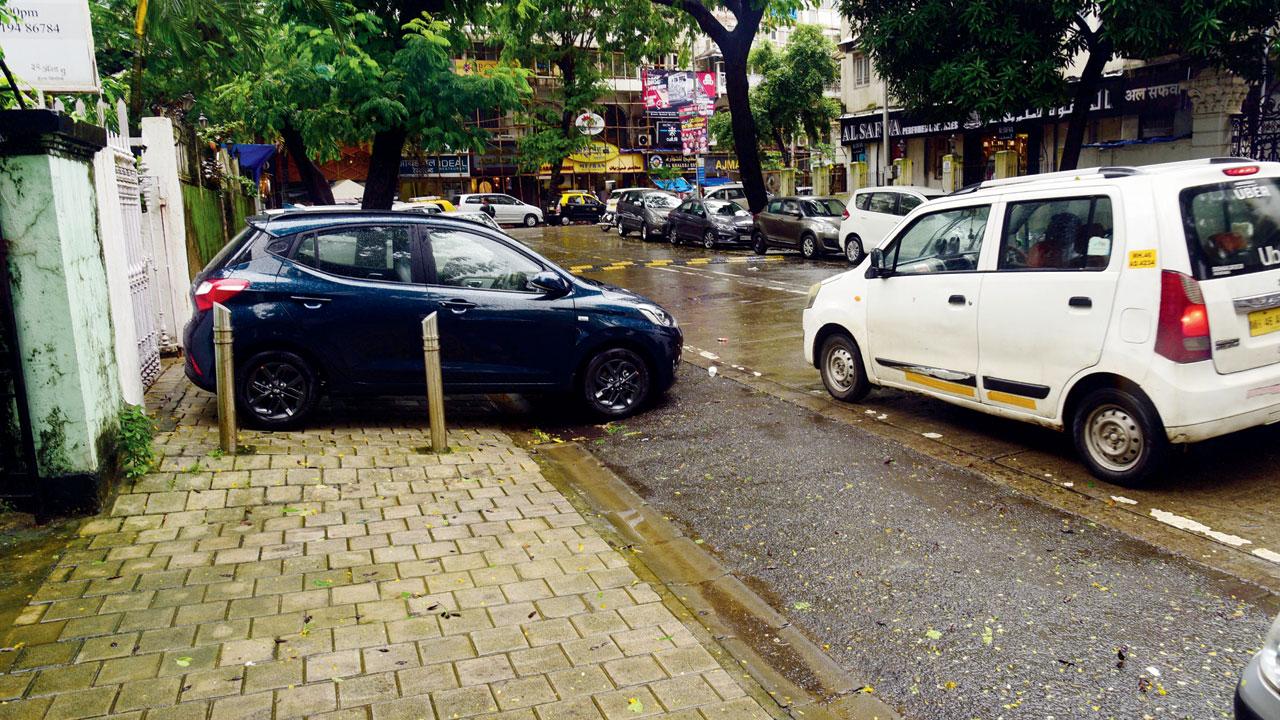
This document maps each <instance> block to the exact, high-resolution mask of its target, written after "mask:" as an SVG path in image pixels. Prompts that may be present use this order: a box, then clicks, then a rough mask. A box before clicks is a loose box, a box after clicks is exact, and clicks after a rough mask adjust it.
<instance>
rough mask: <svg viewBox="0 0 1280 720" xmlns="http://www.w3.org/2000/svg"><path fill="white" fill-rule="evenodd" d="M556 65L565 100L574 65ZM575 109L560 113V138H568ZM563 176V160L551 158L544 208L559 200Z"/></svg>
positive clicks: (564, 61) (564, 60)
mask: <svg viewBox="0 0 1280 720" xmlns="http://www.w3.org/2000/svg"><path fill="white" fill-rule="evenodd" d="M556 65H558V66H559V67H560V78H561V83H560V88H561V91H562V92H563V93H564V96H565V99H566V100H567V99H568V98H569V97H570V92H571V89H576V88H574V82H575V81H576V80H577V68H576V66H575V65H574V59H573V58H572V57H569V58H561V59H560V60H558V61H556ZM575 112H576V109H571V108H569V107H568V105H567V103H566V106H565V107H564V108H563V109H562V110H561V111H560V137H562V138H566V139H567V138H568V137H569V131H570V130H572V129H573V115H574V113H575ZM563 175H564V158H553V159H552V161H551V179H550V180H549V181H548V185H547V193H546V196H545V197H543V198H542V204H543V206H544V207H547V206H550V205H551V204H553V203H554V202H555V201H556V200H557V199H559V196H558V194H559V192H560V181H561V179H562V177H563Z"/></svg>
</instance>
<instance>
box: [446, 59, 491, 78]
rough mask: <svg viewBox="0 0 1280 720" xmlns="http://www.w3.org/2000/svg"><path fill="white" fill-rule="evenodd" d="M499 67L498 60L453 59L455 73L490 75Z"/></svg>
mask: <svg viewBox="0 0 1280 720" xmlns="http://www.w3.org/2000/svg"><path fill="white" fill-rule="evenodd" d="M497 67H498V61H497V60H475V59H473V58H454V59H453V72H454V74H455V75H488V74H489V73H492V72H493V71H494V70H496V69H497Z"/></svg>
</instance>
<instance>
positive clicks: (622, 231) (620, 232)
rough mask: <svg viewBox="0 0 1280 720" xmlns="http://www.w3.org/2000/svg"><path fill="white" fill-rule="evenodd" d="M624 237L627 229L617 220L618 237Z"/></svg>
mask: <svg viewBox="0 0 1280 720" xmlns="http://www.w3.org/2000/svg"><path fill="white" fill-rule="evenodd" d="M626 236H627V228H626V226H625V225H623V224H622V220H621V219H619V220H618V237H626Z"/></svg>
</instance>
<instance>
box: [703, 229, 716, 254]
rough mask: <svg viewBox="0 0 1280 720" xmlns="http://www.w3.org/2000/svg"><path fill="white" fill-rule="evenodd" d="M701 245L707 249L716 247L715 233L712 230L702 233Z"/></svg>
mask: <svg viewBox="0 0 1280 720" xmlns="http://www.w3.org/2000/svg"><path fill="white" fill-rule="evenodd" d="M702 247H704V248H706V249H708V250H715V249H716V234H715V232H714V231H712V230H708V231H706V232H705V233H703V234H702Z"/></svg>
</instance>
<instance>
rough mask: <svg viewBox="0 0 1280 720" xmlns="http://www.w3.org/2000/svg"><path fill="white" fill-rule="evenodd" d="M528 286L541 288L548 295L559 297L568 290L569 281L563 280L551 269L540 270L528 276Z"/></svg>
mask: <svg viewBox="0 0 1280 720" xmlns="http://www.w3.org/2000/svg"><path fill="white" fill-rule="evenodd" d="M529 286H530V287H532V288H534V289H537V290H541V291H542V292H544V293H546V294H547V296H548V297H560V296H561V295H567V294H568V293H569V290H570V285H569V281H568V280H565V279H564V277H562V276H561V275H560V274H559V273H556V272H552V271H551V270H543V271H542V272H540V273H538V274H537V275H534V276H533V277H531V278H529Z"/></svg>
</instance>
